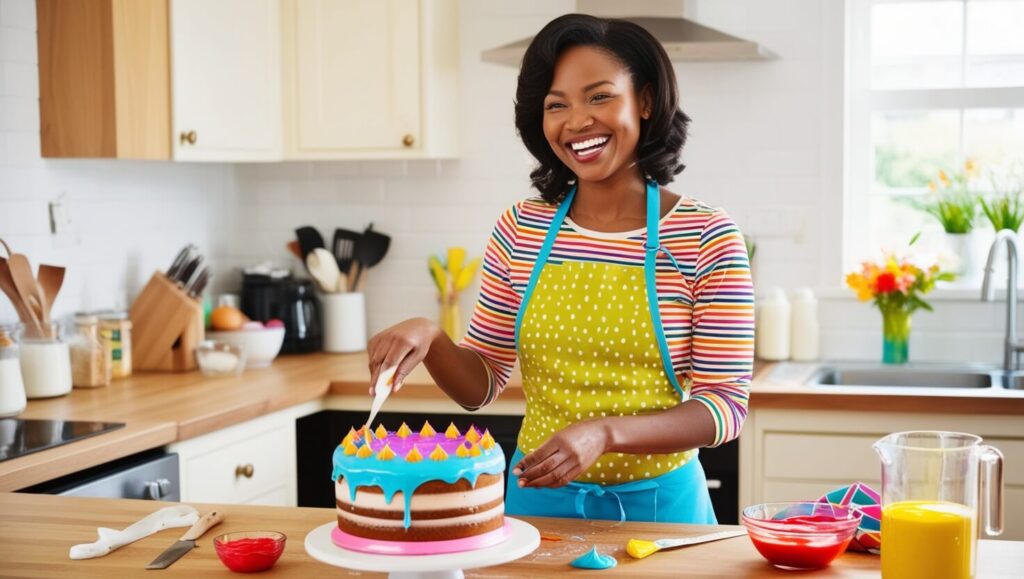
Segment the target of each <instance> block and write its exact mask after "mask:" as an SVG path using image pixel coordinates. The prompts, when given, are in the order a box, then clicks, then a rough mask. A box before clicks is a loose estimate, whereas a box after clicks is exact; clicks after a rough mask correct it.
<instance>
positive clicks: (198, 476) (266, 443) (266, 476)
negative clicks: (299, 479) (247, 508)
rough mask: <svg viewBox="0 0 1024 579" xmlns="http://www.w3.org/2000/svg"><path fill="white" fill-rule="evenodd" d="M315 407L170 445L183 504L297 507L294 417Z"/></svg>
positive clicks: (314, 404) (305, 406) (316, 404)
mask: <svg viewBox="0 0 1024 579" xmlns="http://www.w3.org/2000/svg"><path fill="white" fill-rule="evenodd" d="M319 409H320V402H319V401H317V402H310V403H307V404H303V405H300V406H295V407H292V408H289V409H286V410H282V411H279V412H275V413H273V414H268V415H266V416H261V417H259V418H255V419H253V420H249V421H248V422H243V423H241V424H236V425H234V426H230V427H228V428H224V429H221V430H218V431H216V432H211V433H209V434H205V435H203V436H199V437H196V438H192V439H189V440H183V441H181V442H177V443H174V444H172V445H170V447H169V448H168V450H169V451H170V452H176V453H178V462H179V465H180V469H181V472H180V477H181V500H182V501H190V502H202V503H227V504H255V505H276V506H295V505H296V502H297V498H296V497H297V488H296V470H295V469H296V466H295V419H296V418H299V417H302V416H305V415H307V414H311V413H313V412H317V411H318V410H319ZM325 460H328V459H325Z"/></svg>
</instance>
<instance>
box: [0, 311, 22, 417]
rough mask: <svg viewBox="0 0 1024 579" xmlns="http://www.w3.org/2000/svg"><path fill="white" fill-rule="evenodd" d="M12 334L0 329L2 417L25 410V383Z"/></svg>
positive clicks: (0, 404)
mask: <svg viewBox="0 0 1024 579" xmlns="http://www.w3.org/2000/svg"><path fill="white" fill-rule="evenodd" d="M12 334H13V332H10V331H8V329H7V328H3V327H0V417H6V416H17V415H18V414H19V413H20V412H21V411H22V410H24V409H25V402H26V401H25V382H24V381H23V380H22V378H21V361H20V359H19V357H18V344H16V343H15V342H14V338H13V336H12Z"/></svg>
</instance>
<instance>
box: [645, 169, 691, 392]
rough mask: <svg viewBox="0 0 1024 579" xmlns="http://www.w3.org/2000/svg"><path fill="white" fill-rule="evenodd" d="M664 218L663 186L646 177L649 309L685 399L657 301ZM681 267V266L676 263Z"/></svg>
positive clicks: (668, 371) (665, 362)
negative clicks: (659, 254)
mask: <svg viewBox="0 0 1024 579" xmlns="http://www.w3.org/2000/svg"><path fill="white" fill-rule="evenodd" d="M659 221H661V189H660V188H659V187H658V184H657V183H656V182H655V181H653V180H649V181H647V241H645V242H644V281H645V282H646V285H647V309H649V310H650V311H651V326H652V329H653V330H654V336H655V338H657V341H658V351H659V352H660V353H661V365H662V368H663V370H664V372H665V377H666V378H668V381H669V383H671V384H672V387H673V388H675V389H676V392H678V393H679V397H680V399H682V400H686V398H687V396H686V391H685V390H684V389H683V387H682V386H681V385H680V384H679V380H678V379H677V378H676V371H675V368H674V367H673V366H672V355H671V353H669V349H668V339H667V338H666V337H665V328H664V326H662V325H661V307H660V306H659V305H658V275H657V270H658V252H659V251H662V250H663V249H662V248H661V244H660V241H659V239H658V222H659ZM664 251H665V254H666V255H668V256H669V259H671V260H672V263H673V265H675V259H674V258H673V257H672V254H670V253H669V252H668V251H667V250H664ZM676 268H677V269H678V266H676Z"/></svg>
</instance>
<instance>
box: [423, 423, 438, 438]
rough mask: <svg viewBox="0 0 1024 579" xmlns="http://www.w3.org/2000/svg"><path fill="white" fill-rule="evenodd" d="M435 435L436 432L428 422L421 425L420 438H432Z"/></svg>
mask: <svg viewBox="0 0 1024 579" xmlns="http://www.w3.org/2000/svg"><path fill="white" fill-rule="evenodd" d="M435 434H437V431H436V430H434V427H433V426H431V425H430V421H429V420H428V421H425V422H424V423H423V428H422V429H420V436H422V437H427V436H434V435H435Z"/></svg>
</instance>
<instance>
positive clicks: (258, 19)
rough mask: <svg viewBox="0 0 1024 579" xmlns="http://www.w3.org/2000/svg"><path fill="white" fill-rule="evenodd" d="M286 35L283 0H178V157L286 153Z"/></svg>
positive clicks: (174, 5)
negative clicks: (283, 51)
mask: <svg viewBox="0 0 1024 579" xmlns="http://www.w3.org/2000/svg"><path fill="white" fill-rule="evenodd" d="M280 33H281V19H280V4H279V2H278V0H173V2H171V52H172V57H171V72H172V78H173V103H174V104H173V106H174V123H173V126H174V130H173V132H172V141H173V146H174V158H175V159H176V160H183V161H205V160H212V161H231V160H238V161H255V160H279V159H280V158H281V59H280V54H281V53H280ZM192 141H194V142H192Z"/></svg>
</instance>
